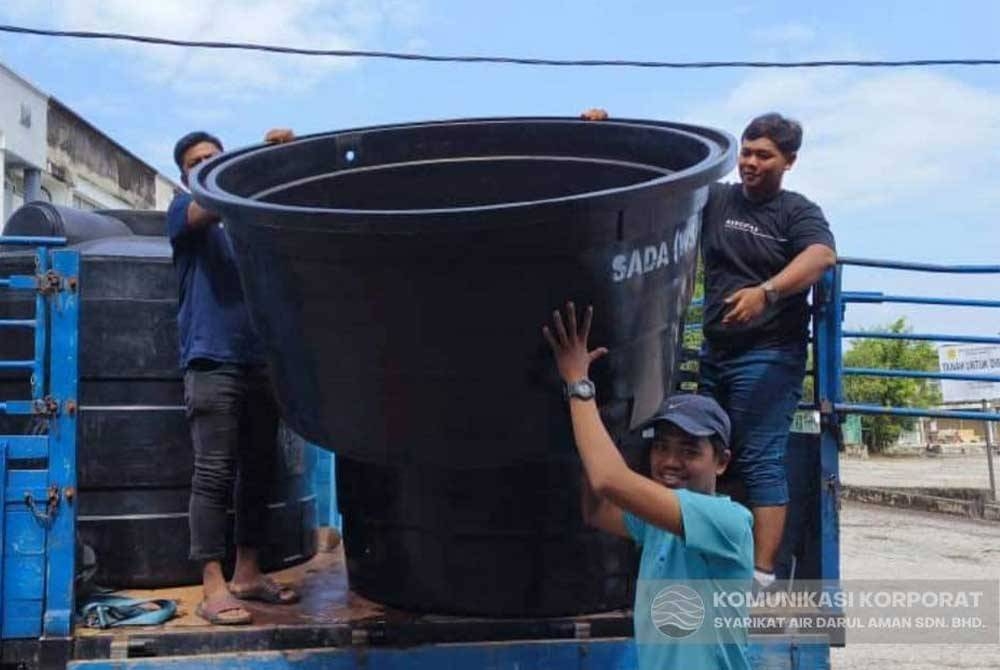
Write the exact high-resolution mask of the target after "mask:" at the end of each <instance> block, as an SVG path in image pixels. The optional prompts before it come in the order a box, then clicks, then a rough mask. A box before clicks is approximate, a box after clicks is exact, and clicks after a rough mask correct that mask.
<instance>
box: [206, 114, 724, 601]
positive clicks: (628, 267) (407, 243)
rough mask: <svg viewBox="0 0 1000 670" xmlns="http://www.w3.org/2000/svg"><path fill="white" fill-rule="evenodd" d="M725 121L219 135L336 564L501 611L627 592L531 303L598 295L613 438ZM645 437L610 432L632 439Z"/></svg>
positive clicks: (683, 291)
mask: <svg viewBox="0 0 1000 670" xmlns="http://www.w3.org/2000/svg"><path fill="white" fill-rule="evenodd" d="M733 162H734V141H733V139H732V138H731V137H730V136H728V135H726V134H724V133H720V132H716V131H712V130H708V129H704V128H695V127H690V126H682V125H678V124H669V123H659V122H652V121H614V122H606V123H591V122H582V121H579V120H571V119H537V118H535V119H484V120H467V121H455V122H441V123H423V124H409V125H400V126H384V127H377V128H365V129H359V130H351V131H344V132H337V133H331V134H325V135H317V136H312V137H306V138H302V139H300V140H298V141H296V142H293V143H290V144H287V145H281V146H271V147H254V148H250V149H246V150H242V151H237V152H234V153H229V154H225V155H222V156H219V157H217V158H215V159H214V160H212V161H210V162H208V163H206V164H205V165H204V166H202V168H201V169H200V170H199V171H198V172H197V173H196V174H195V176H194V178H193V180H192V188H193V190H194V192H195V196H196V198H198V199H199V200H200V201H201V202H202V203H203V204H204V205H206V206H208V207H209V208H211V209H213V210H215V211H219V212H221V213H222V214H223V216H224V218H225V219H226V222H227V229H228V230H229V232H230V236H231V237H232V239H233V241H234V246H235V248H236V250H237V254H238V257H239V263H240V273H241V277H242V281H243V285H244V289H245V292H246V294H247V299H248V302H249V304H250V307H251V313H252V316H253V318H254V322H255V324H256V326H257V328H258V330H259V331H260V332H261V334H262V337H263V339H264V342H265V345H266V346H267V348H268V354H269V356H270V359H271V362H272V364H273V366H274V368H275V371H276V383H277V388H278V395H279V400H280V402H281V404H282V407H283V410H284V415H285V417H286V419H287V420H288V421H289V423H290V425H291V426H292V427H294V428H295V430H297V431H299V432H301V433H302V434H303V435H305V436H306V437H307V439H309V440H310V441H313V442H316V443H318V444H321V445H326V446H327V447H328V448H332V449H334V450H336V451H337V452H338V454H340V455H341V458H339V459H338V466H337V479H338V494H339V501H340V507H341V511H342V512H343V514H344V541H345V547H346V554H347V565H348V573H349V577H350V581H351V586H352V588H354V589H355V590H357V591H359V592H361V593H363V594H365V595H367V596H369V597H371V598H374V599H377V600H381V601H383V602H386V603H390V604H393V605H396V606H399V607H404V608H407V609H417V610H425V611H437V612H447V613H461V614H483V615H496V616H548V615H564V614H574V613H583V612H592V611H598V610H605V609H611V608H617V607H625V606H628V605H629V604H630V603H631V599H632V595H631V585H632V584H633V583H634V580H635V565H636V560H635V559H636V557H635V553H634V548H633V546H632V545H631V543H629V542H626V541H624V540H620V539H616V538H613V537H609V536H606V535H602V534H600V533H597V532H595V531H593V530H591V529H588V528H585V527H584V526H583V524H582V522H581V514H580V507H579V486H580V476H581V471H580V464H579V460H578V458H577V456H576V451H575V449H574V447H573V444H572V438H571V429H570V425H569V421H568V413H567V409H566V405H565V400H564V399H563V396H562V385H561V383H560V382H559V379H558V376H557V374H556V371H555V367H554V365H553V361H552V356H551V353H550V352H549V351H548V349H547V346H546V345H545V343H544V341H543V340H542V337H541V333H540V329H541V325H542V324H543V323H544V322H546V321H547V320H548V319H549V318H550V317H551V310H552V309H553V308H554V307H556V306H558V305H560V304H562V303H563V302H564V301H565V300H567V299H574V300H575V301H576V302H577V303H578V304H581V305H584V304H588V303H591V304H593V305H594V306H595V310H596V315H597V321H596V324H595V329H594V335H593V338H592V342H593V344H594V345H598V344H600V345H606V346H609V347H610V349H611V354H610V356H608V357H607V359H606V360H605V361H602V362H601V363H600V364H598V365H597V366H595V368H594V370H593V372H592V376H594V378H595V380H596V382H597V387H598V400H599V404H600V406H601V411H602V414H603V415H604V417H605V420H606V423H607V424H608V426H609V428H610V430H611V432H612V434H613V435H615V436H616V437H617V438H619V439H621V440H624V438H625V436H626V434H627V433H628V431H629V430H630V429H632V428H634V427H636V426H637V425H638V424H640V423H641V422H643V421H644V420H645V419H647V418H648V417H649V416H650V415H651V413H652V412H653V411H654V409H655V408H656V407H657V406H658V404H659V403H660V402H661V400H662V398H663V397H664V395H665V394H666V393H668V392H669V391H670V390H671V389H672V388H673V382H674V379H673V377H674V368H675V361H676V359H677V354H678V346H679V341H680V334H681V332H680V331H681V328H682V318H683V314H684V312H685V310H686V308H687V305H688V302H689V300H690V295H691V290H692V284H693V274H694V266H695V258H696V245H697V239H698V234H699V231H700V213H701V209H702V207H703V205H704V203H705V200H706V198H707V190H708V189H707V186H708V184H709V183H710V182H711V181H713V180H715V179H717V178H719V177H721V176H722V175H723V174H725V173H726V172H727V171H728V170H729V169H730V168H731V167H732V164H733ZM636 450H639V451H641V449H639V448H638V447H636V448H635V449H631V450H626V451H627V455H628V456H629V458H630V460H632V459H635V460H637V454H636V453H635V451H636Z"/></svg>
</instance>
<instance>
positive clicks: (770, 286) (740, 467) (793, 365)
mask: <svg viewBox="0 0 1000 670" xmlns="http://www.w3.org/2000/svg"><path fill="white" fill-rule="evenodd" d="M801 144H802V127H801V126H800V125H799V124H798V123H797V122H796V121H793V120H791V119H786V118H784V117H782V116H781V115H779V114H765V115H763V116H759V117H757V118H756V119H754V120H753V121H751V122H750V124H749V125H748V126H747V128H746V130H744V131H743V136H742V138H741V146H740V158H739V173H740V181H741V183H739V184H713V185H712V187H711V189H710V192H709V200H708V203H707V205H706V207H705V211H704V214H703V218H702V242H701V252H702V259H703V261H704V265H705V316H704V333H705V344H704V347H703V349H702V355H701V367H700V374H701V387H700V391H701V392H702V393H706V394H710V395H712V396H714V397H715V399H716V400H718V402H719V404H721V405H722V406H723V407H724V408H725V409H726V411H727V412H728V413H729V416H730V419H731V421H732V425H733V436H732V441H733V467H732V470H733V474H734V476H735V477H737V478H738V479H739V481H740V483H741V484H742V485H743V487H744V488H745V490H746V501H747V503H748V504H749V506H750V507H751V509H752V510H753V515H754V563H755V571H754V576H755V578H756V579H757V581H758V583H759V584H761V585H762V586H768V585H769V584H770V583H771V582H773V581H774V559H775V554H776V553H777V551H778V546H779V544H780V543H781V536H782V532H783V530H784V524H785V506H786V504H787V503H788V484H787V481H786V479H785V449H786V447H787V445H788V434H789V431H790V429H791V422H792V417H793V415H794V413H795V409H796V407H797V405H798V402H799V399H800V397H801V395H802V379H803V377H804V375H805V364H806V345H807V342H808V327H809V306H808V302H807V296H808V293H809V289H810V287H811V286H812V285H813V284H815V283H816V282H817V281H818V280H819V279H820V277H822V275H823V273H824V272H825V271H826V270H827V269H828V268H830V267H832V266H833V265H834V264H835V263H836V252H835V245H834V240H833V235H832V233H831V232H830V227H829V225H828V224H827V222H826V219H825V218H824V216H823V212H822V211H820V209H819V207H817V206H816V205H815V204H813V203H812V202H810V201H809V200H808V199H806V198H805V197H803V196H801V195H799V194H798V193H793V192H791V191H785V190H783V189H782V188H781V182H782V178H783V176H784V174H785V172H786V171H788V170H789V169H791V167H792V165H793V164H794V163H795V159H796V157H797V154H798V150H799V147H800V145H801Z"/></svg>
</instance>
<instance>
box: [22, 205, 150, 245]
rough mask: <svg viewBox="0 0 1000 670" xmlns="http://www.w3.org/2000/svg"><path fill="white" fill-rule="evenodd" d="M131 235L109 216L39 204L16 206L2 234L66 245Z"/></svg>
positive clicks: (126, 227)
mask: <svg viewBox="0 0 1000 670" xmlns="http://www.w3.org/2000/svg"><path fill="white" fill-rule="evenodd" d="M161 216H162V215H161ZM131 234H132V230H131V229H130V228H129V226H128V225H126V224H125V223H124V222H123V221H119V220H118V219H115V218H112V217H110V216H104V215H101V214H98V213H96V212H85V211H82V210H78V209H72V208H70V207H61V206H59V205H53V204H51V203H48V202H41V201H36V202H29V203H28V204H26V205H24V206H23V207H19V208H18V209H17V210H16V211H15V212H14V213H13V214H12V215H11V217H10V220H9V221H8V222H7V225H6V226H5V227H4V235H38V236H40V237H65V238H66V243H67V244H76V243H77V242H83V241H86V240H96V239H99V238H102V237H119V236H121V235H131Z"/></svg>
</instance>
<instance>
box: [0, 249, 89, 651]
mask: <svg viewBox="0 0 1000 670" xmlns="http://www.w3.org/2000/svg"><path fill="white" fill-rule="evenodd" d="M65 243H66V240H65V239H63V238H57V237H2V236H0V245H2V246H17V247H31V248H33V250H34V274H30V275H10V276H7V277H0V287H3V288H5V289H6V290H9V291H22V292H24V293H28V294H33V296H34V299H33V300H29V301H26V303H27V304H29V305H30V304H32V303H33V314H32V316H31V318H5V319H0V331H4V330H9V329H22V330H23V329H29V330H33V331H34V333H33V337H32V338H30V342H31V346H32V349H33V351H32V354H31V355H32V358H31V359H17V360H4V361H0V370H15V371H16V370H20V371H23V372H25V373H30V378H29V379H28V381H29V383H30V386H31V399H29V400H9V399H4V400H3V401H2V402H0V414H6V415H23V416H32V417H34V419H37V420H40V421H41V422H42V423H41V425H42V426H43V428H42V429H41V430H40V431H38V432H40V433H41V434H32V435H23V434H17V435H0V565H2V566H3V570H2V571H0V639H3V640H7V639H14V638H37V637H42V636H44V637H52V638H65V637H68V636H69V634H70V631H71V629H72V621H73V578H74V551H75V533H76V510H75V497H76V406H77V402H76V398H77V384H78V379H77V369H78V365H77V350H78V342H79V337H78V310H79V296H78V293H77V290H78V281H77V277H78V276H79V261H80V257H79V254H78V253H77V252H76V251H72V250H68V249H52V247H59V246H62V245H64V244H65ZM8 337H9V336H7V335H6V334H0V338H3V339H2V340H0V341H3V342H10V340H9V339H8ZM25 345H27V341H26V342H25ZM7 351H10V349H7ZM26 376H27V375H26ZM25 459H29V460H33V461H36V462H37V463H38V464H37V465H35V466H33V467H27V466H26V465H24V460H25ZM12 460H13V461H20V462H21V464H20V465H18V466H17V467H8V461H12ZM7 534H10V536H11V537H14V538H16V540H15V541H13V542H6V541H5V535H7ZM8 580H14V581H13V582H12V583H7V582H8Z"/></svg>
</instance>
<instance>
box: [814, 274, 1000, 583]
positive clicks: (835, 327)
mask: <svg viewBox="0 0 1000 670" xmlns="http://www.w3.org/2000/svg"><path fill="white" fill-rule="evenodd" d="M849 266H860V267H869V268H879V269H883V270H896V271H909V272H932V273H943V274H977V275H979V274H1000V266H998V265H936V264H928V263H907V262H902V261H877V260H871V259H857V258H841V259H839V261H838V265H837V268H836V269H835V270H831V271H830V272H828V273H827V274H826V276H825V277H824V278H823V281H822V282H821V284H820V285H818V286H817V288H816V291H815V293H814V303H815V305H814V310H815V318H814V322H813V331H814V347H815V349H814V355H815V360H816V368H817V369H816V382H817V383H816V385H815V389H816V400H817V405H818V406H819V408H820V411H821V412H822V413H823V423H824V430H823V431H822V432H823V439H822V445H823V454H822V456H821V460H822V461H823V474H824V477H826V478H828V481H829V482H830V483H831V484H832V485H833V487H834V488H836V487H838V486H839V466H838V465H837V459H836V458H835V457H834V454H833V449H834V448H835V446H836V445H835V444H833V443H835V441H836V440H835V438H834V436H836V435H837V434H839V430H837V429H836V426H838V425H839V423H840V417H841V416H843V415H845V414H860V415H888V416H898V417H906V418H923V417H927V418H939V419H964V420H973V421H998V420H1000V413H998V412H996V411H989V409H988V407H987V404H986V402H985V401H984V402H983V405H984V406H983V409H982V411H973V410H968V409H939V408H934V407H890V406H883V405H872V404H866V403H856V402H845V401H844V397H843V380H844V377H845V376H867V377H889V378H911V379H925V380H958V381H975V382H1000V376H997V375H990V374H964V373H960V372H954V371H929V370H907V369H903V370H898V369H882V368H865V367H849V366H845V365H844V361H843V355H842V353H843V352H842V344H841V343H842V342H843V340H844V339H889V340H909V341H922V342H959V343H966V342H968V343H976V344H1000V338H998V337H986V336H968V335H951V334H941V333H898V332H885V331H864V330H861V331H859V330H844V329H843V320H844V314H845V308H846V305H847V304H849V303H855V304H865V303H867V304H871V303H879V302H895V303H910V304H920V305H941V306H951V307H971V308H986V309H994V308H997V307H1000V301H996V300H978V299H977V300H973V299H966V298H933V297H927V296H895V295H889V296H886V295H884V294H882V293H872V292H851V291H843V290H842V279H843V272H844V268H845V267H849ZM827 427H830V428H833V429H832V430H829V429H827ZM991 446H992V445H991V441H990V438H989V428H987V439H986V460H987V467H988V471H989V486H990V496H991V497H992V499H993V500H994V501H995V500H996V499H997V489H996V476H995V473H994V467H993V455H992V453H991ZM823 497H824V498H830V497H832V496H827V495H826V494H825V492H824V496H823ZM823 529H824V533H826V532H827V524H825V523H824V525H823ZM822 544H823V548H822V552H823V557H824V561H826V560H830V561H832V560H834V557H835V556H839V538H837V537H830V538H826V537H824V539H823V541H822ZM824 578H829V574H828V573H827V571H826V570H825V569H824Z"/></svg>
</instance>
